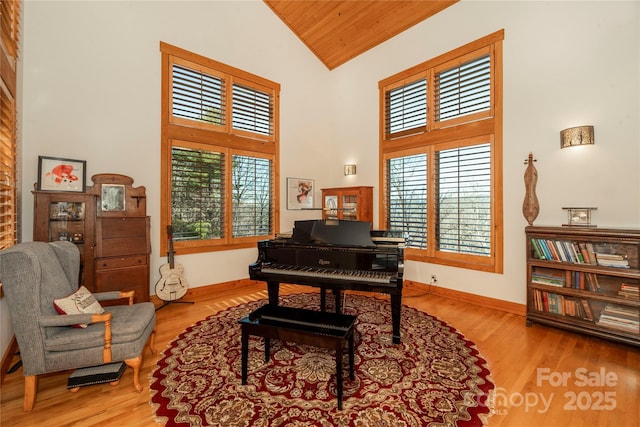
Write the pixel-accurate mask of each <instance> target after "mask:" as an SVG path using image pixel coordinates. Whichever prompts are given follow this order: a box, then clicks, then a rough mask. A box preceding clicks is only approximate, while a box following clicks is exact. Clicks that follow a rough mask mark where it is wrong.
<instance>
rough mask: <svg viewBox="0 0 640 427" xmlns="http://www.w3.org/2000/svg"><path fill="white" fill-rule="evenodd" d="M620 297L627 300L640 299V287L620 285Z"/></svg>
mask: <svg viewBox="0 0 640 427" xmlns="http://www.w3.org/2000/svg"><path fill="white" fill-rule="evenodd" d="M618 295H620V296H621V297H625V298H631V299H640V287H638V286H637V285H636V286H634V285H627V284H626V283H623V284H621V285H620V290H619V291H618Z"/></svg>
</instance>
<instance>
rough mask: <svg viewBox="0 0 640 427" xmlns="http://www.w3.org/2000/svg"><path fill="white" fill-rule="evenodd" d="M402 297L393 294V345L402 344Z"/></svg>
mask: <svg viewBox="0 0 640 427" xmlns="http://www.w3.org/2000/svg"><path fill="white" fill-rule="evenodd" d="M401 307H402V295H398V294H391V325H392V327H393V343H394V344H400V309H401Z"/></svg>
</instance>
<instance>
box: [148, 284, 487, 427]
mask: <svg viewBox="0 0 640 427" xmlns="http://www.w3.org/2000/svg"><path fill="white" fill-rule="evenodd" d="M317 296H318V294H317V293H299V294H291V295H286V296H282V297H281V300H282V302H284V304H283V305H286V304H287V302H292V300H297V299H301V300H304V299H305V298H317ZM346 298H351V300H352V301H351V303H353V302H354V300H357V299H360V298H363V299H365V300H367V301H370V303H373V304H376V303H377V304H380V303H382V304H388V300H387V299H382V298H377V297H375V296H367V295H360V294H347V295H346ZM318 299H319V298H318ZM328 301H329V300H328ZM267 302H268V300H267V299H259V300H255V301H248V302H243V303H240V304H238V305H236V306H232V307H227V308H224V309H221V310H219V311H217V312H215V313H212V314H210V315H208V316H207V317H205V318H204V319H201V320H199V321H197V322H195V323H193V324H191V325H189V326H188V327H186V328H185V329H184V330H183V331H182V332H181V333H180V334H178V335H177V336H176V337H175V338H174V339H172V340H171V341H170V342H169V343H168V344H167V345H166V347H165V348H164V350H163V351H162V352H161V353H159V355H158V356H157V357H158V360H157V362H156V366H155V368H154V369H153V370H152V371H151V373H150V374H149V375H148V378H149V384H150V387H149V390H150V399H149V404H150V406H151V407H152V409H153V412H154V419H155V421H156V422H157V423H161V424H165V425H167V426H201V425H220V426H225V427H227V426H231V425H234V426H235V425H238V426H239V425H246V426H247V427H248V426H267V425H269V426H271V425H278V426H297V427H300V426H303V425H304V426H309V425H318V426H334V425H335V426H364V425H367V424H361V423H358V422H355V421H354V420H351V419H350V416H346V417H345V416H344V414H347V413H349V412H354V410H357V409H356V407H357V405H355V406H356V407H354V408H351V407H350V406H351V403H353V401H354V400H355V399H356V397H355V395H354V396H349V394H348V393H347V389H348V387H346V384H345V398H344V399H345V400H344V402H343V405H344V409H343V410H342V411H337V408H333V409H331V408H332V406H335V396H330V398H329V402H328V405H324V404H323V405H321V408H320V409H318V411H320V412H322V410H323V409H324V410H325V412H328V413H329V414H330V415H329V416H326V418H328V419H329V420H331V421H330V423H329V424H327V422H326V421H325V422H320V421H318V423H317V424H316V423H311V424H310V423H308V422H301V421H295V420H291V421H290V420H288V418H287V416H284V417H283V416H281V417H280V418H279V420H278V423H277V424H275V423H274V424H272V423H271V420H269V422H266V423H265V422H264V421H262V422H261V423H252V422H251V420H247V421H246V422H244V423H232V424H230V423H227V422H220V421H218V422H216V423H214V424H212V423H210V422H205V423H202V422H201V421H202V419H201V418H200V417H199V416H189V417H187V419H189V421H188V422H180V421H176V418H177V417H178V415H179V414H180V412H179V410H178V409H176V408H175V407H171V408H169V407H168V406H169V405H170V404H171V401H170V399H168V398H166V397H165V396H164V395H163V394H164V391H166V388H164V386H163V385H162V383H163V381H164V380H166V378H167V376H166V375H164V374H163V373H162V371H164V370H165V369H168V368H169V363H167V359H168V358H172V357H174V355H173V354H172V351H174V350H177V349H178V347H179V344H180V342H181V341H183V340H187V341H188V340H189V339H190V338H192V334H193V333H194V332H195V331H198V330H199V329H200V328H203V327H204V326H206V325H207V324H208V323H207V322H209V321H211V320H212V319H214V318H217V317H221V319H222V318H224V316H226V315H229V314H232V313H233V312H236V311H238V310H239V309H241V308H245V307H247V310H246V313H248V312H249V311H250V310H249V307H250V308H251V309H253V308H256V307H257V306H259V305H262V304H265V303H267ZM328 303H329V302H328ZM329 304H330V303H329ZM348 307H349V305H348V304H345V305H344V310H345V312H347V310H349V308H348ZM386 308H387V311H389V310H388V306H387V307H386ZM407 313H411V314H412V315H414V316H415V315H416V313H417V315H423V316H425V317H426V318H427V319H429V320H430V321H432V322H435V323H437V324H438V325H440V328H441V329H442V330H443V331H447V332H449V334H451V335H452V336H455V337H456V338H457V339H458V340H460V341H461V342H462V343H463V344H464V347H466V348H467V349H468V354H467V357H469V358H473V359H475V363H474V366H475V367H477V368H478V369H479V370H478V372H475V373H476V375H477V376H478V377H479V378H480V379H481V380H483V381H482V382H481V383H479V384H476V387H477V390H476V393H472V392H471V390H467V391H465V393H466V394H465V395H464V396H463V398H462V401H461V402H459V403H458V404H456V405H455V407H456V409H457V410H458V411H461V413H462V415H464V416H466V417H468V418H467V419H451V418H448V417H447V416H446V414H445V416H444V417H443V418H442V420H441V422H436V421H434V422H429V423H423V422H419V420H418V419H415V420H414V421H416V423H411V422H410V423H406V422H404V421H402V422H398V423H395V422H389V420H385V419H384V415H380V414H376V415H374V418H375V417H378V418H379V419H375V420H374V421H376V422H377V424H376V425H377V426H384V425H389V426H391V425H393V426H416V427H417V426H457V427H471V426H483V425H486V424H487V423H488V420H489V418H490V417H491V415H492V413H493V410H492V406H493V402H492V398H491V396H492V394H493V392H494V391H495V383H494V381H493V379H492V375H491V372H490V370H489V363H488V362H487V360H486V359H485V358H484V357H483V356H482V355H481V353H480V351H479V350H478V348H477V346H476V344H475V343H474V342H473V341H471V340H469V339H468V338H467V337H466V336H465V335H464V334H463V333H462V332H461V331H459V330H457V329H456V328H455V327H453V326H451V325H450V324H448V323H447V322H445V321H443V320H441V319H439V318H437V317H436V316H433V315H431V314H429V313H427V312H424V311H422V310H419V309H417V308H414V307H411V306H408V305H405V304H402V316H403V328H402V336H403V344H401V345H405V344H406V342H405V324H404V322H405V320H404V317H407V316H408V315H407ZM240 316H241V314H240V315H238V317H237V320H239V319H240ZM389 316H390V315H389ZM387 320H389V319H387ZM385 326H388V331H387V332H388V333H387V334H386V335H388V337H386V341H388V343H389V344H391V327H390V320H389V321H388V322H386V323H382V324H381V325H380V328H385ZM236 335H237V339H236V340H234V341H236V342H237V344H238V349H239V344H240V337H239V335H240V334H239V326H238V333H237V334H236ZM380 335H382V334H380ZM253 339H254V338H252V340H253ZM250 341H251V340H250ZM260 341H262V340H260ZM276 341H277V340H276ZM417 344H418V343H417V342H416V343H412V345H417ZM289 345H291V344H289V343H287V344H284V343H283V344H282V345H281V347H287V346H289ZM391 345H392V344H391ZM293 346H294V347H296V345H293ZM392 346H393V345H392ZM274 347H275V346H274V344H273V343H272V351H271V360H270V363H274V362H273V361H274V358H275V351H277V350H274ZM262 348H263V347H262ZM305 348H307V347H305ZM392 348H393V347H392ZM307 349H308V348H307ZM230 350H231V349H230ZM283 350H286V349H285V348H283ZM356 352H358V346H357V345H356ZM252 353H253V354H254V356H255V354H259V356H257V357H258V358H259V359H260V360H261V362H262V363H263V362H264V360H263V359H262V358H263V357H264V356H263V353H262V352H260V351H256V344H254V346H253V347H250V355H251V354H252ZM250 358H251V356H250ZM345 359H346V357H345ZM333 363H334V362H333ZM237 364H238V365H239V363H237ZM357 366H358V363H356V372H357V371H358V367H357ZM232 367H233V366H232ZM333 369H334V370H335V365H334V367H333ZM237 370H238V372H235V371H236V369H233V370H232V371H231V374H230V377H231V380H232V381H233V380H234V379H236V380H237V382H238V384H237V385H236V387H237V386H239V377H240V373H239V368H238V369H237ZM251 375H252V374H251V365H250V373H249V376H250V377H251ZM226 379H227V377H225V378H224V379H223V381H224V380H226ZM345 381H349V380H348V375H347V377H345ZM328 382H331V381H328ZM333 382H335V381H333ZM403 382H404V381H403ZM248 384H249V385H247V386H239V387H244V388H246V387H251V382H249V383H248ZM405 391H407V390H405ZM477 391H481V393H477ZM258 393H260V391H258V390H255V387H254V390H253V394H254V395H255V394H258ZM399 394H401V393H399ZM415 394H416V399H415V400H417V399H418V398H419V396H418V393H417V392H415ZM367 397H368V398H371V396H367ZM159 399H162V400H165V401H166V402H163V404H161V403H159V402H158V400H159ZM245 399H250V398H249V397H245ZM349 399H352V400H351V401H350V400H349ZM270 400H273V401H276V400H286V398H285V397H282V396H279V395H278V394H277V393H276V394H274V395H273V397H272V398H271V399H270ZM216 402H217V401H216ZM298 403H299V402H298ZM315 403H317V402H315ZM358 403H360V402H358ZM376 403H377V404H378V405H379V406H380V407H382V406H385V405H386V400H385V397H384V396H382V398H381V399H373V401H372V402H369V403H368V404H367V406H368V407H369V406H371V405H372V404H373V405H375V404H376ZM414 403H415V402H414ZM432 403H435V401H434V402H432ZM303 406H308V408H306V409H309V410H310V411H311V412H313V404H312V403H310V404H309V405H303ZM322 406H324V408H323V407H322ZM327 406H328V407H329V410H328V411H326V409H327ZM470 408H471V409H470ZM373 409H375V408H373ZM469 409H470V410H469ZM336 411H337V413H336ZM378 411H381V412H382V413H385V411H386V410H384V409H383V410H381V409H378ZM159 412H161V413H160V414H159ZM360 412H362V410H360ZM182 419H185V417H184V416H182ZM385 421H386V422H385Z"/></svg>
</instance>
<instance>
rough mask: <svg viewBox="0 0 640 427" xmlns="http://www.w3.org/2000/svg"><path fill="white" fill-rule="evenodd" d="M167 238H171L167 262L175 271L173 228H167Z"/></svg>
mask: <svg viewBox="0 0 640 427" xmlns="http://www.w3.org/2000/svg"><path fill="white" fill-rule="evenodd" d="M167 237H168V238H169V252H167V262H168V263H169V267H170V268H171V269H172V270H173V268H174V263H175V261H174V260H173V255H174V253H173V227H172V226H170V225H168V226H167Z"/></svg>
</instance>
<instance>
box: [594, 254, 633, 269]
mask: <svg viewBox="0 0 640 427" xmlns="http://www.w3.org/2000/svg"><path fill="white" fill-rule="evenodd" d="M595 256H596V261H597V262H598V265H601V266H603V267H617V268H629V260H628V259H626V258H625V257H624V256H622V255H617V254H603V253H596V254H595Z"/></svg>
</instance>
